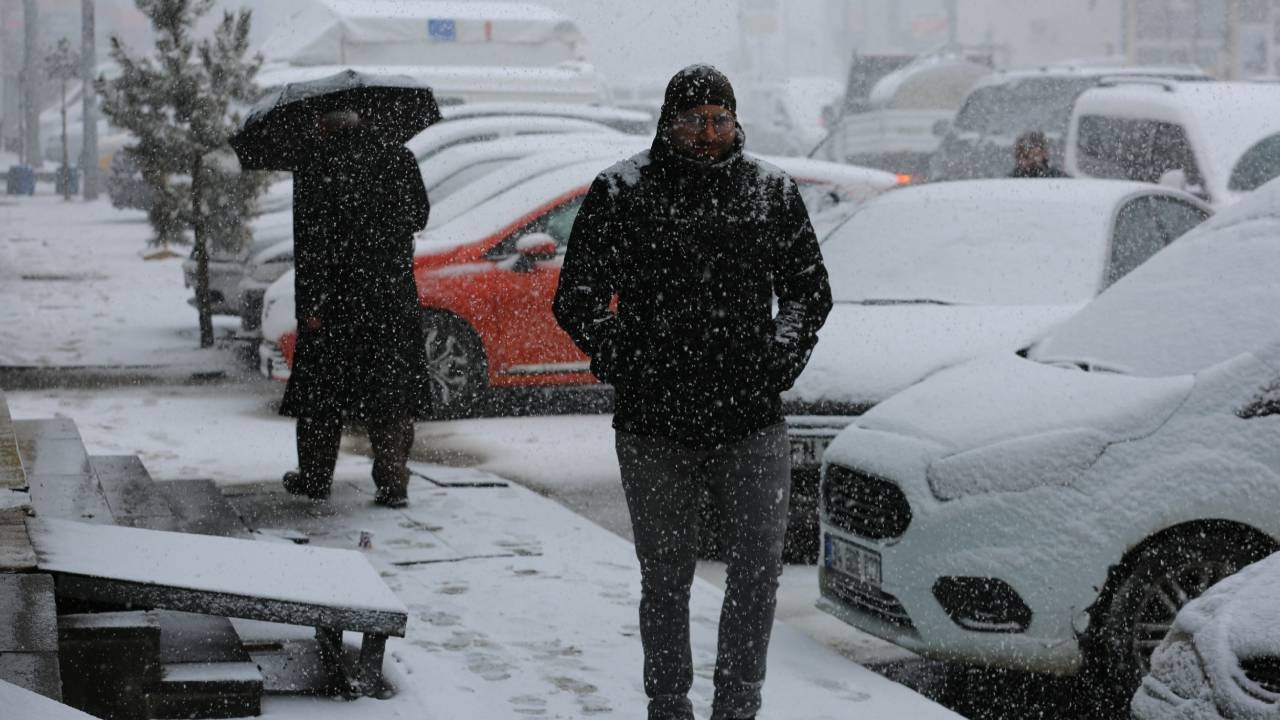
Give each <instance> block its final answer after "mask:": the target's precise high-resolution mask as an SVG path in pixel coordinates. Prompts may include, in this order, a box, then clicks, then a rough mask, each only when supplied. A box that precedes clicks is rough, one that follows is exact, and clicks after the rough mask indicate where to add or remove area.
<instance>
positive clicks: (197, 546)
mask: <svg viewBox="0 0 1280 720" xmlns="http://www.w3.org/2000/svg"><path fill="white" fill-rule="evenodd" d="M27 529H28V532H29V535H30V537H31V544H32V547H33V548H34V549H35V553H36V560H37V565H38V567H39V569H40V571H41V572H47V573H51V574H52V575H53V576H54V581H55V584H56V589H57V594H58V596H59V597H60V598H71V599H76V600H84V601H90V602H102V603H110V604H114V605H118V606H121V607H131V608H135V609H136V608H148V609H166V610H182V611H186V612H193V613H201V614H207V615H221V616H224V617H237V618H245V619H249V620H263V621H267V622H277V623H287V624H291V625H305V626H311V627H314V628H316V639H317V641H318V642H319V644H320V647H321V651H322V656H324V657H325V658H326V664H328V665H329V666H330V667H331V669H333V670H334V671H335V672H340V673H342V674H343V675H344V676H345V677H346V679H347V683H348V687H349V694H351V695H370V694H376V693H378V692H379V691H380V688H381V686H382V660H383V655H384V651H385V647H386V639H387V637H388V636H395V637H404V632H405V626H406V624H407V622H408V611H407V610H406V609H405V607H404V604H403V603H401V602H400V600H399V599H398V598H397V597H396V596H395V594H394V593H392V592H391V590H390V588H388V587H387V586H386V583H384V582H383V581H382V578H381V577H379V576H378V573H377V571H375V570H374V569H373V567H372V566H371V565H370V564H369V562H368V561H367V560H366V559H365V558H364V556H363V555H361V554H360V553H358V552H355V551H353V550H337V549H332V548H321V547H312V546H301V545H291V544H283V543H281V544H276V543H264V542H258V541H253V540H242V539H238V538H224V537H215V536H209V535H191V534H186V533H175V532H166V531H160V530H147V529H142V528H130V527H118V526H110V525H95V524H89V523H81V522H75V521H71V520H62V519H57V518H40V517H37V518H29V519H28V520H27ZM343 631H352V632H359V633H362V634H363V635H364V639H363V643H362V646H361V649H360V659H359V661H358V663H357V666H356V668H355V669H354V671H350V672H348V671H347V670H346V668H345V666H344V665H343V663H342V632H343Z"/></svg>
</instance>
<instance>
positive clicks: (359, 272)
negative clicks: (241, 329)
mask: <svg viewBox="0 0 1280 720" xmlns="http://www.w3.org/2000/svg"><path fill="white" fill-rule="evenodd" d="M428 211H429V208H428V205H427V192H426V188H425V187H424V186H423V183H422V176H421V174H420V173H419V170H418V164H417V161H416V160H415V158H414V157H413V154H412V153H411V152H410V151H409V150H408V149H407V148H405V147H403V146H398V145H397V146H388V145H382V144H376V143H362V144H360V145H358V146H353V147H351V148H349V149H348V150H347V151H345V152H341V153H334V154H330V155H328V156H327V157H325V158H324V159H322V160H317V161H316V162H315V163H313V164H312V165H311V166H310V167H308V168H307V169H305V170H300V171H298V172H295V173H294V187H293V237H294V264H295V268H296V270H295V272H296V277H295V281H294V282H295V288H296V301H297V319H298V345H297V352H296V354H295V355H294V366H293V373H292V375H291V377H290V378H289V384H288V387H286V388H285V394H284V401H283V403H282V404H281V407H280V412H281V414H283V415H292V416H294V417H324V416H330V417H331V416H333V415H334V414H340V415H341V416H342V417H344V418H346V419H348V420H355V421H361V422H368V421H370V420H377V419H383V420H386V419H391V418H396V417H411V418H415V419H423V418H427V417H429V416H430V412H431V388H430V374H429V370H428V364H427V352H426V339H425V333H424V330H423V325H422V311H421V309H420V308H419V305H418V293H417V285H416V283H415V281H414V277H413V233H415V232H417V231H418V230H421V229H422V228H423V227H424V226H425V225H426V223H427V215H428ZM309 318H317V319H319V321H320V327H319V328H318V329H311V328H309V327H308V323H307V320H308V319H309Z"/></svg>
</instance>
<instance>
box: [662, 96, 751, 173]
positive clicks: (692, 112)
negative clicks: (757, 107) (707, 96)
mask: <svg viewBox="0 0 1280 720" xmlns="http://www.w3.org/2000/svg"><path fill="white" fill-rule="evenodd" d="M737 139H738V119H737V118H736V117H734V115H733V111H731V110H729V109H728V108H726V107H724V106H723V105H699V106H698V107H695V108H690V109H688V110H683V111H681V112H679V113H677V114H676V116H675V117H674V118H673V119H672V121H671V141H672V143H673V144H674V145H675V147H676V150H678V151H680V152H681V153H682V154H684V155H687V156H689V157H692V158H695V159H697V160H719V159H720V158H722V157H724V156H725V154H726V153H728V152H729V150H731V149H732V148H733V143H734V142H735V141H736V140H737Z"/></svg>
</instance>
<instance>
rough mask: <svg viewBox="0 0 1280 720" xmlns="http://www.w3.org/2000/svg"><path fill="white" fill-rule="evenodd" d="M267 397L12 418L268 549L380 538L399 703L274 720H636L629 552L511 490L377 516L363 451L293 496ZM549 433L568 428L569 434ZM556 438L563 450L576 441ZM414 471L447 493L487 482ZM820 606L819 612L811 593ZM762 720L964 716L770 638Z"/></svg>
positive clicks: (435, 470)
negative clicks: (306, 541) (404, 628)
mask: <svg viewBox="0 0 1280 720" xmlns="http://www.w3.org/2000/svg"><path fill="white" fill-rule="evenodd" d="M259 390H260V388H256V387H238V388H237V387H236V386H196V387H155V388H134V389H125V388H117V389H113V390H109V391H88V390H46V391H40V392H13V393H8V400H9V405H10V409H11V411H12V413H13V415H14V417H15V418H36V417H52V416H54V415H63V416H67V417H71V418H73V419H74V420H75V421H76V424H77V425H78V427H79V428H80V431H81V434H82V437H83V439H84V442H85V444H86V446H87V447H88V449H89V451H90V452H91V453H95V454H122V453H124V454H133V453H137V454H140V455H141V457H142V460H143V462H144V463H145V464H146V466H147V467H148V469H149V470H150V471H151V474H152V475H153V476H154V477H156V478H179V477H211V478H215V479H217V480H218V481H219V482H220V483H221V484H222V486H223V491H224V492H225V493H226V495H227V496H228V498H229V499H230V500H231V502H232V503H233V505H235V506H236V507H237V508H238V510H239V511H240V513H241V514H242V515H243V516H245V517H246V520H248V521H249V522H250V524H251V525H253V526H255V527H257V528H258V529H261V530H264V531H266V532H264V533H261V534H260V535H259V537H260V539H261V540H262V541H263V542H273V541H276V542H283V541H284V540H280V539H279V538H280V537H281V536H283V535H289V534H293V533H302V534H305V535H306V536H307V537H308V538H310V542H312V543H314V544H316V545H323V546H331V547H340V548H356V547H357V543H358V538H359V533H360V531H361V530H367V531H371V532H372V533H373V547H372V548H371V549H370V550H369V551H368V556H369V559H370V561H371V562H372V563H373V564H374V566H375V567H376V568H377V569H378V570H379V571H380V572H381V573H382V575H383V576H384V578H385V579H386V581H387V583H388V584H389V585H390V586H391V588H392V589H393V590H394V591H395V592H396V593H397V595H398V596H399V597H400V599H401V600H402V601H403V602H404V603H405V605H406V606H408V608H409V610H410V617H409V628H408V636H407V637H406V638H405V639H404V640H395V639H393V640H392V641H390V642H389V643H388V646H387V652H388V654H387V662H386V664H385V667H386V671H387V674H388V679H389V680H390V681H391V682H392V683H394V684H395V685H396V686H397V687H398V690H399V694H398V695H397V696H396V697H395V698H393V699H391V700H386V701H379V700H360V701H358V702H356V703H355V704H347V703H341V702H330V701H327V700H315V699H308V698H296V697H268V698H267V699H266V700H265V706H264V707H265V711H266V715H265V717H267V718H272V719H274V720H329V719H330V718H333V719H334V720H337V718H343V720H346V719H348V718H354V719H357V720H392V719H393V718H397V719H399V718H404V719H405V720H436V719H437V718H439V719H440V720H445V719H448V720H456V719H457V718H483V719H484V720H490V719H492V720H505V719H508V718H519V717H546V718H592V717H602V718H619V719H625V720H631V719H635V720H641V719H642V718H644V716H645V713H644V707H645V697H644V691H643V688H642V686H641V682H640V669H641V653H640V641H639V637H638V635H637V627H636V624H637V602H638V596H639V595H638V594H639V569H638V567H637V564H636V560H635V555H634V549H633V548H632V546H631V545H630V544H629V543H628V542H626V541H625V540H623V539H621V538H620V537H618V536H617V535H615V534H614V533H611V532H609V531H607V530H605V529H603V528H601V527H599V526H597V525H595V524H593V523H591V522H590V521H587V520H585V519H584V518H582V517H581V516H579V515H577V514H575V513H573V512H571V511H570V510H568V509H566V508H564V507H563V506H561V505H560V504H559V503H557V502H555V501H553V500H549V499H547V498H545V497H543V496H541V495H538V494H537V493H535V492H533V491H530V490H527V489H525V488H524V487H522V486H520V485H516V484H514V483H511V484H508V485H507V486H506V487H500V488H493V487H437V486H435V485H432V484H429V483H427V482H426V481H423V480H421V479H417V480H415V481H414V483H413V486H412V488H411V491H410V493H411V497H412V504H411V505H410V507H409V508H407V509H405V510H399V511H396V510H387V509H384V508H380V507H376V506H374V505H373V504H372V502H371V499H372V497H371V493H372V491H373V484H372V482H371V481H370V480H369V471H370V464H369V461H368V460H367V459H366V458H364V457H361V456H359V455H357V454H354V453H352V452H351V450H352V449H357V448H358V446H359V442H351V441H348V442H346V443H344V452H343V454H342V456H341V459H340V461H339V467H338V481H337V483H336V486H335V492H334V496H333V499H332V500H331V502H330V503H329V504H328V505H327V506H326V505H321V506H314V505H312V504H311V503H309V502H307V501H303V500H301V499H298V498H295V497H292V496H288V495H285V494H283V493H282V492H281V490H280V488H279V484H278V480H277V478H278V477H279V473H280V472H281V471H282V470H283V469H286V468H287V467H289V466H291V465H292V464H293V458H294V451H293V426H292V423H291V422H290V421H289V420H288V419H287V418H282V417H279V416H278V415H275V414H274V412H273V411H272V410H271V409H270V403H269V398H268V397H264V396H262V395H261V394H260V393H259ZM557 420H559V421H560V423H559V424H558V425H557V426H556V427H559V425H561V424H564V423H568V422H570V421H571V418H557ZM536 421H537V420H536V419H532V418H531V419H526V420H525V421H524V422H536ZM428 425H429V424H428ZM586 426H587V427H589V426H590V425H586ZM495 432H496V433H497V437H498V438H501V437H504V436H505V434H504V433H502V432H500V431H498V430H497V429H496V428H495ZM555 432H558V433H560V435H559V436H560V437H561V439H562V440H563V438H564V437H565V435H566V434H567V433H568V432H569V430H568V428H560V429H558V430H556V431H555ZM493 442H498V443H500V442H501V440H500V439H495V440H494V441H493ZM504 444H505V443H504ZM524 452H525V453H526V455H527V456H528V462H530V463H535V464H538V463H547V462H548V461H549V460H550V459H551V458H549V457H542V456H541V450H540V448H539V447H538V446H530V447H527V448H525V449H524ZM553 457H554V456H553ZM562 461H563V459H562ZM565 464H566V465H568V464H570V463H568V462H565ZM415 467H418V468H421V469H423V470H424V472H425V474H427V475H429V476H432V477H435V478H436V479H438V480H449V479H452V480H467V479H473V480H474V479H486V480H491V479H493V477H494V476H492V475H490V474H488V473H479V471H475V470H465V469H457V468H446V467H442V466H434V467H432V466H428V465H425V464H415ZM549 472H550V471H549V470H548V471H546V472H544V473H542V474H544V475H548V474H549ZM563 472H564V473H572V472H575V469H574V468H572V467H566V468H565V469H564V471H563ZM477 473H479V474H477ZM812 592H813V594H814V595H815V596H816V593H817V589H816V587H813V590H812ZM722 597H723V596H722V593H721V592H720V591H719V590H718V589H716V588H715V587H714V586H712V585H711V584H709V583H706V582H704V581H703V580H698V581H697V582H696V584H695V586H694V591H693V600H692V617H693V624H692V634H693V640H694V658H695V663H696V667H697V677H696V680H695V685H694V691H693V697H694V700H695V703H696V707H697V708H698V710H699V712H700V713H701V714H702V717H705V716H706V713H707V707H708V703H709V701H710V694H711V680H710V677H711V669H712V665H713V662H714V647H715V631H716V620H717V616H718V613H719V607H720V602H721V598H722ZM237 624H238V626H239V627H240V629H241V631H242V635H244V636H245V637H246V639H248V638H252V637H255V636H259V637H263V638H270V639H276V640H279V639H282V638H291V637H305V636H307V635H308V633H307V631H306V630H305V629H302V630H299V629H297V628H290V627H288V626H274V625H273V626H269V627H262V626H260V625H258V624H254V623H237ZM358 641H359V639H358V637H357V636H355V635H349V636H348V638H347V642H348V644H350V645H351V646H352V647H354V646H355V645H356V644H357V643H358ZM761 717H762V718H767V719H768V720H845V719H846V718H851V717H856V718H859V719H860V720H877V719H878V718H895V719H896V718H922V719H925V720H928V719H931V718H956V717H958V716H956V715H954V714H953V713H951V712H949V711H947V710H945V709H942V708H941V707H939V706H937V705H935V704H934V703H932V702H930V701H928V700H926V699H924V698H922V697H921V696H919V695H917V694H916V693H915V692H913V691H911V690H908V689H906V688H904V687H902V686H900V685H897V684H895V683H892V682H890V681H888V680H886V679H884V678H882V677H881V676H879V675H877V674H875V673H873V672H871V671H868V670H866V669H864V668H862V667H861V666H859V665H857V664H856V663H853V662H851V661H849V660H847V659H845V658H844V657H842V656H840V655H838V654H836V653H835V652H833V651H831V650H830V649H828V648H826V647H824V646H823V645H822V644H820V643H819V642H817V641H815V640H812V639H810V638H808V637H805V636H804V635H801V634H800V633H799V632H797V631H795V630H793V629H792V628H790V627H788V626H786V625H783V624H778V625H777V626H776V629H775V631H774V636H773V644H772V647H771V651H770V659H769V679H768V683H767V685H766V692H765V708H764V711H763V712H762V713H761Z"/></svg>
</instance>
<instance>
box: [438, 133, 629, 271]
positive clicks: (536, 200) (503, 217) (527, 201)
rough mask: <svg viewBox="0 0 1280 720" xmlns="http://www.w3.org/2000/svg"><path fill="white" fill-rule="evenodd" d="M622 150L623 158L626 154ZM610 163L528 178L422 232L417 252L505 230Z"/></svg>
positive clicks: (582, 164)
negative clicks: (469, 209)
mask: <svg viewBox="0 0 1280 720" xmlns="http://www.w3.org/2000/svg"><path fill="white" fill-rule="evenodd" d="M623 156H624V154H623V152H622V151H619V157H623ZM607 164H608V163H602V162H601V161H600V160H598V159H597V160H589V161H586V162H580V163H577V164H575V165H569V166H566V167H562V168H559V169H557V170H553V171H551V172H548V173H545V174H543V175H539V176H537V177H534V178H531V179H529V180H526V181H525V182H523V183H520V184H519V185H516V186H515V187H513V188H511V189H510V190H507V191H506V192H504V193H502V194H500V195H498V196H497V197H495V198H492V199H490V200H488V201H485V202H484V203H482V204H480V205H478V206H476V207H475V208H473V209H472V210H471V211H470V212H467V213H464V214H462V215H459V216H458V217H456V218H454V219H453V220H451V221H449V222H446V223H445V224H443V225H440V226H438V227H435V228H432V229H429V230H427V231H426V232H424V233H422V234H421V235H419V237H418V240H417V243H416V246H415V254H419V255H421V254H428V253H431V254H434V253H440V252H447V251H449V250H451V249H453V248H455V247H458V246H460V245H465V244H467V243H472V242H476V241H477V240H481V239H483V238H485V237H488V236H489V235H492V234H493V233H496V232H498V231H499V230H502V229H503V228H504V227H506V226H508V225H510V224H511V223H513V222H515V221H516V220H518V219H520V218H521V217H523V216H525V215H526V214H527V213H529V212H531V211H533V210H534V209H535V208H537V207H539V206H542V205H545V204H546V203H549V202H551V201H553V200H555V199H557V198H559V197H562V196H564V195H566V194H568V193H570V192H573V191H574V190H576V189H578V188H582V187H584V186H586V185H589V184H590V183H591V181H592V180H593V179H594V178H595V176H596V175H598V174H599V173H600V171H601V170H603V169H604V167H606V166H607Z"/></svg>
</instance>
